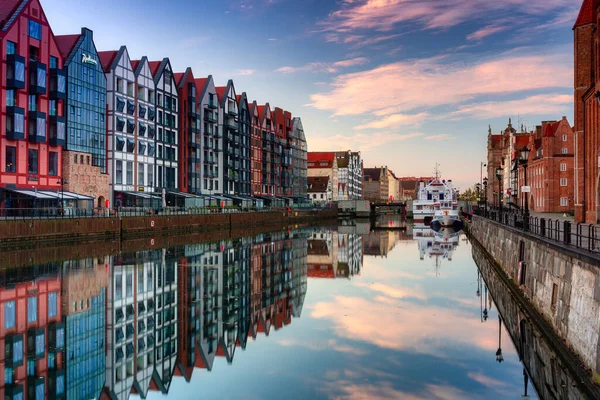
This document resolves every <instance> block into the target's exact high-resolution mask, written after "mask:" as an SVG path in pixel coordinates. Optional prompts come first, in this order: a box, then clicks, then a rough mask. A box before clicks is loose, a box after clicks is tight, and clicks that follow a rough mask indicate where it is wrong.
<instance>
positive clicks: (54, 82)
mask: <svg viewBox="0 0 600 400" xmlns="http://www.w3.org/2000/svg"><path fill="white" fill-rule="evenodd" d="M50 98H51V99H54V100H57V99H60V100H66V98H67V75H66V72H65V71H64V70H62V69H58V68H52V69H51V70H50Z"/></svg>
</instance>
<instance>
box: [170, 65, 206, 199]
mask: <svg viewBox="0 0 600 400" xmlns="http://www.w3.org/2000/svg"><path fill="white" fill-rule="evenodd" d="M174 76H175V80H176V83H177V98H178V100H179V114H178V115H179V130H178V132H179V146H177V147H178V152H179V153H178V165H179V169H178V174H179V177H178V182H179V183H178V186H179V190H180V191H182V192H185V193H196V194H197V193H200V191H201V190H202V180H203V176H202V165H201V153H202V148H201V146H202V140H201V135H200V121H199V118H198V103H197V102H196V98H197V93H198V89H197V88H196V82H195V80H194V74H193V72H192V69H191V68H187V69H186V70H185V72H183V73H176V74H175V75H174Z"/></svg>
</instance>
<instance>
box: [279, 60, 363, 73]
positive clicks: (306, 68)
mask: <svg viewBox="0 0 600 400" xmlns="http://www.w3.org/2000/svg"><path fill="white" fill-rule="evenodd" d="M368 62H369V59H368V58H365V57H357V58H351V59H348V60H342V61H335V62H312V63H309V64H306V65H303V66H301V67H289V66H285V67H281V68H277V69H276V70H275V72H281V73H284V74H291V73H294V72H328V73H335V72H338V71H339V70H340V69H342V68H350V67H354V66H357V65H363V64H366V63H368Z"/></svg>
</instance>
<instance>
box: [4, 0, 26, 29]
mask: <svg viewBox="0 0 600 400" xmlns="http://www.w3.org/2000/svg"><path fill="white" fill-rule="evenodd" d="M22 1H23V0H2V1H0V28H2V27H3V26H4V24H5V23H6V21H8V20H9V19H10V17H11V16H12V15H13V13H14V12H15V11H16V10H17V8H18V7H19V5H20V4H21V2H22Z"/></svg>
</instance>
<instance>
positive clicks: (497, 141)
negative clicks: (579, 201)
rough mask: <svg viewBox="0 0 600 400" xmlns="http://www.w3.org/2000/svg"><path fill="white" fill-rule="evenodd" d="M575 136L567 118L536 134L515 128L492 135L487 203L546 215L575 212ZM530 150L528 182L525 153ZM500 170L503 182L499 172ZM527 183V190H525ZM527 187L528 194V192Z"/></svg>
mask: <svg viewBox="0 0 600 400" xmlns="http://www.w3.org/2000/svg"><path fill="white" fill-rule="evenodd" d="M575 146H576V144H575V133H574V131H573V128H572V127H571V125H570V124H569V121H568V120H567V118H566V117H562V118H561V119H560V120H558V121H543V122H542V124H541V125H538V126H536V128H535V130H533V131H529V132H528V131H526V130H525V129H524V128H523V127H521V130H520V131H517V130H516V129H515V128H514V127H513V125H512V123H511V120H509V123H508V125H507V127H506V129H504V131H503V132H501V133H500V134H497V135H495V134H492V131H491V128H490V129H489V131H488V147H487V150H488V159H487V171H488V178H489V180H488V186H487V193H486V195H487V199H488V202H490V203H491V204H498V201H500V202H501V203H502V204H504V205H515V206H518V207H520V208H524V207H525V198H526V197H527V206H528V207H529V210H531V211H536V212H544V213H574V212H575V205H576V202H575V187H576V182H575V176H576V173H575ZM523 148H527V149H528V150H529V157H528V159H527V179H525V165H524V164H525V163H524V162H523V161H524V160H522V159H521V150H522V149H523ZM498 168H500V171H501V174H500V177H499V178H500V179H498V177H497V169H498ZM525 183H527V185H525ZM525 186H527V188H526V189H525V191H524V190H523V189H524V187H525Z"/></svg>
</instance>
